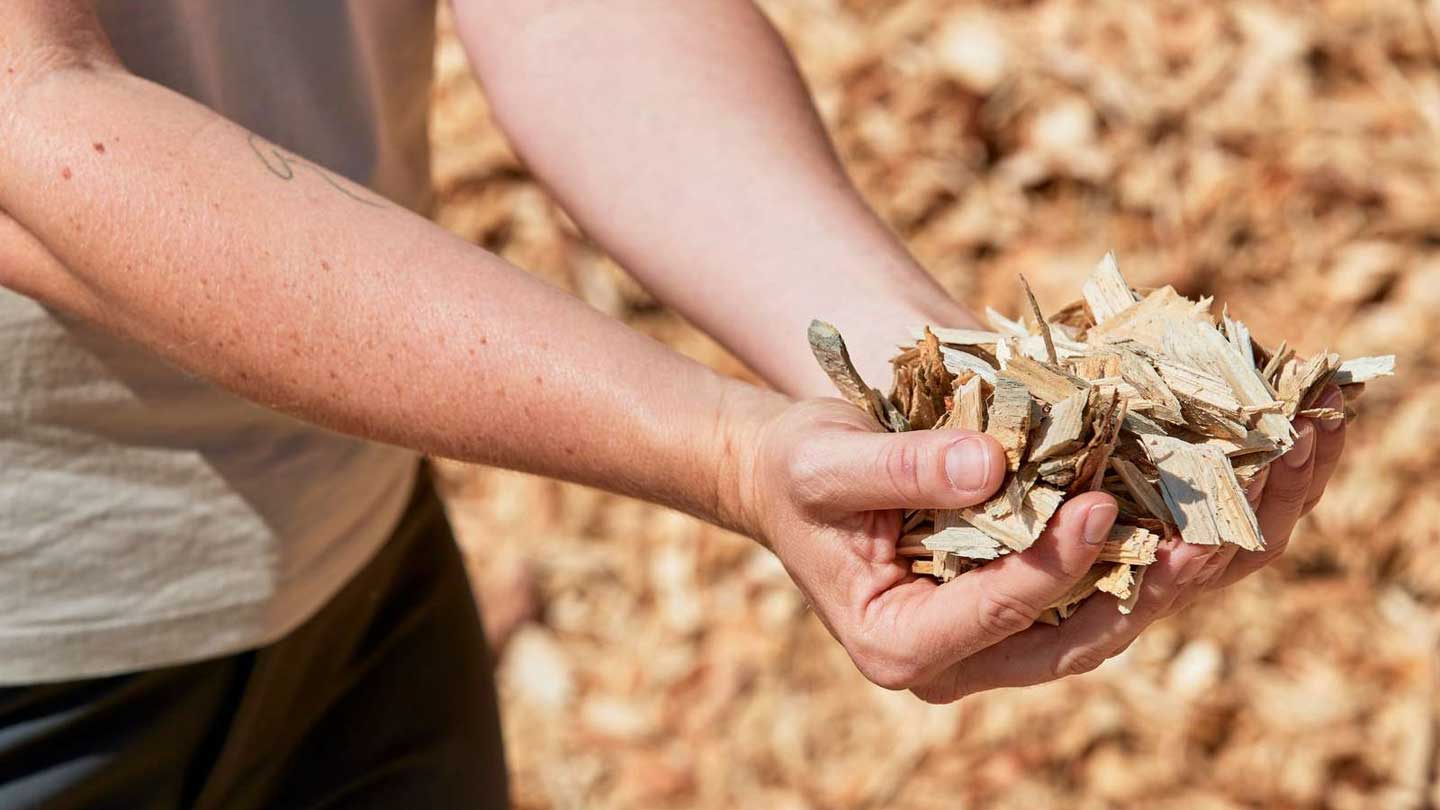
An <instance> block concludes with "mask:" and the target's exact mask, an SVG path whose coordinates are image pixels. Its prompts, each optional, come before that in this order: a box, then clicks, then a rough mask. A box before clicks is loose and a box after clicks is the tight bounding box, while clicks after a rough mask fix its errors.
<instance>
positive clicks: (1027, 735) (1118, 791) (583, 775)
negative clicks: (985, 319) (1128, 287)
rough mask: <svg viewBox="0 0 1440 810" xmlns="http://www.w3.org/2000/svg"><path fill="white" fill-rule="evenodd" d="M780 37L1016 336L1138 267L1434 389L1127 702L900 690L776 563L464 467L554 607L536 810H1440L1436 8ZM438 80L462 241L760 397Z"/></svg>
mask: <svg viewBox="0 0 1440 810" xmlns="http://www.w3.org/2000/svg"><path fill="white" fill-rule="evenodd" d="M762 5H763V6H764V7H765V10H766V11H767V12H768V13H769V14H770V15H771V17H772V18H773V19H774V20H775V21H776V23H777V25H778V26H779V27H780V29H781V31H782V33H783V34H784V35H785V37H786V38H787V39H788V40H789V42H790V44H791V45H792V47H794V49H795V52H796V56H797V61H798V62H799V64H800V67H801V68H802V70H803V71H804V72H805V75H806V79H807V81H808V82H809V84H810V87H811V88H812V90H814V92H815V93H816V95H817V97H818V99H819V106H820V110H821V113H822V115H823V117H824V119H825V122H826V125H827V126H828V127H829V129H830V131H831V133H832V134H833V136H834V137H835V140H836V143H837V147H838V151H839V153H840V155H841V157H842V158H843V160H844V161H845V164H846V166H847V168H848V169H849V170H850V172H851V173H852V174H853V175H854V176H855V178H856V181H857V183H858V185H859V186H860V188H861V190H862V191H863V192H864V193H865V195H866V197H867V198H868V199H869V200H870V201H871V203H872V204H873V205H874V206H875V207H876V208H877V210H879V211H880V212H881V214H882V216H883V217H884V218H885V219H886V221H887V222H888V223H889V224H890V225H891V226H892V227H893V228H894V229H895V230H896V231H897V232H898V233H899V234H900V235H901V236H903V237H904V239H905V241H906V243H907V244H908V245H909V246H910V247H911V249H912V250H913V251H914V252H915V254H916V256H917V257H918V258H919V259H920V260H921V262H922V263H923V264H924V265H925V266H926V267H927V268H929V269H931V270H932V271H933V272H934V274H935V276H936V277H937V278H938V279H939V280H940V281H941V282H942V283H943V284H944V285H945V286H946V288H947V289H949V290H950V291H951V292H952V293H954V294H955V295H957V296H959V297H960V298H961V300H964V301H965V302H966V303H967V304H969V305H971V306H972V307H973V308H974V309H975V310H976V311H977V312H981V311H983V309H984V308H985V307H987V306H989V307H993V308H995V309H996V310H997V311H999V312H1002V313H1004V314H1005V315H1006V316H1008V317H1009V318H1012V319H1017V320H1019V319H1023V318H1027V317H1031V316H1028V315H1027V313H1028V312H1029V309H1030V307H1029V304H1028V302H1027V301H1026V300H1025V297H1024V295H1023V293H1022V292H1021V290H1020V289H1019V287H1018V285H1017V283H1016V277H1017V275H1018V274H1020V273H1023V274H1024V275H1025V277H1026V278H1027V279H1028V280H1029V282H1030V284H1031V286H1032V287H1033V288H1034V292H1035V297H1036V298H1037V299H1038V300H1039V301H1040V303H1041V305H1042V306H1043V307H1044V309H1045V312H1047V313H1049V312H1058V311H1060V310H1061V308H1062V306H1063V305H1064V304H1065V303H1066V302H1068V301H1070V300H1072V299H1074V298H1075V297H1076V291H1077V290H1080V289H1081V288H1082V285H1083V283H1084V280H1085V279H1086V277H1087V276H1088V274H1089V273H1090V272H1091V271H1092V270H1093V268H1094V266H1095V261H1096V258H1097V257H1099V256H1101V255H1103V254H1104V253H1105V252H1106V251H1107V250H1110V249H1112V248H1113V249H1114V250H1115V251H1116V253H1117V254H1118V255H1119V256H1120V257H1121V258H1122V269H1123V270H1124V273H1125V276H1126V277H1127V278H1128V279H1129V281H1130V282H1131V284H1132V286H1134V287H1137V288H1143V289H1155V288H1161V287H1164V286H1165V285H1171V286H1173V287H1174V288H1175V290H1176V291H1177V292H1178V293H1180V294H1181V295H1184V296H1186V297H1189V298H1192V299H1197V300H1198V299H1202V298H1205V297H1206V296H1214V297H1215V299H1216V300H1217V301H1225V302H1228V303H1229V305H1230V314H1231V315H1232V317H1234V318H1236V319H1238V320H1241V321H1243V322H1244V323H1246V324H1247V325H1248V326H1249V327H1250V329H1251V331H1252V333H1253V336H1252V339H1253V340H1254V341H1256V342H1258V343H1260V344H1262V345H1264V346H1267V347H1271V348H1275V347H1278V345H1279V343H1280V341H1281V340H1282V339H1284V340H1288V341H1289V344H1290V346H1292V347H1294V348H1295V349H1296V351H1297V353H1298V354H1299V355H1300V356H1302V357H1313V356H1314V355H1315V354H1316V353H1317V352H1318V351H1320V350H1321V349H1325V348H1328V349H1330V350H1331V351H1334V352H1338V353H1340V354H1341V355H1342V356H1344V357H1359V356H1365V355H1384V354H1391V353H1393V354H1396V355H1397V356H1398V361H1397V364H1398V366H1399V368H1400V370H1401V372H1402V378H1403V382H1402V381H1401V379H1397V380H1396V381H1393V382H1388V383H1382V384H1378V385H1373V386H1370V390H1368V391H1367V392H1366V394H1365V396H1364V398H1363V399H1361V400H1360V402H1359V404H1358V407H1359V408H1360V410H1361V411H1362V413H1361V417H1360V418H1359V419H1357V420H1355V421H1354V422H1353V423H1351V424H1350V425H1349V427H1348V429H1347V432H1346V433H1347V437H1346V450H1345V458H1344V462H1343V463H1342V465H1341V467H1340V469H1339V470H1338V471H1337V473H1336V477H1335V478H1334V479H1333V480H1332V482H1331V484H1330V487H1329V489H1328V490H1327V492H1326V494H1325V498H1324V499H1323V500H1322V501H1321V502H1320V504H1319V505H1318V506H1317V507H1316V508H1315V511H1314V512H1312V513H1311V515H1310V516H1309V517H1307V518H1306V519H1305V520H1303V521H1302V522H1301V524H1300V527H1299V529H1298V530H1297V533H1296V535H1295V537H1294V540H1293V542H1292V543H1291V545H1290V547H1289V549H1288V550H1287V551H1286V552H1285V554H1284V555H1283V556H1282V557H1280V559H1278V560H1277V561H1276V562H1274V563H1273V564H1272V565H1270V566H1269V567H1268V568H1267V569H1266V570H1264V571H1262V572H1260V573H1259V574H1257V575H1255V576H1253V577H1250V578H1248V579H1246V580H1244V581H1242V582H1240V583H1238V584H1237V585H1235V586H1233V587H1231V588H1228V589H1226V590H1225V591H1222V592H1220V593H1218V594H1215V595H1213V596H1211V597H1208V598H1206V599H1204V600H1202V601H1199V602H1197V603H1196V604H1195V605H1194V606H1192V607H1190V608H1188V609H1187V610H1185V611H1184V612H1182V613H1180V614H1178V615H1176V616H1173V617H1171V618H1169V619H1166V620H1164V621H1161V622H1159V623H1157V624H1155V625H1153V626H1152V627H1151V628H1150V629H1148V630H1147V631H1146V632H1145V634H1144V635H1142V636H1141V637H1140V638H1138V639H1137V640H1136V641H1135V643H1134V644H1133V645H1132V646H1131V647H1130V648H1129V650H1128V651H1127V652H1126V653H1125V654H1123V655H1121V656H1120V657H1118V658H1116V659H1114V660H1112V661H1110V662H1108V663H1106V664H1105V665H1104V666H1102V667H1100V668H1099V669H1098V670H1096V671H1095V672H1092V673H1090V674H1088V675H1084V676H1081V677H1078V678H1070V679H1066V680H1063V681H1060V682H1057V683H1054V684H1051V685H1047V686H1043V687H1038V688H1033V689H1024V690H1003V691H999V692H993V693H985V694H981V695H975V696H972V697H970V698H966V699H965V700H964V701H961V702H960V703H959V704H957V705H953V706H928V705H924V704H921V703H919V702H918V701H916V700H915V699H914V698H913V697H911V696H909V695H907V694H896V693H890V692H885V691H883V690H879V689H876V688H874V687H873V686H872V685H870V684H869V683H868V682H866V681H865V680H864V679H863V678H862V677H860V676H859V675H858V674H857V673H855V672H854V667H853V666H851V664H850V663H849V661H848V659H847V657H846V655H845V653H844V651H843V650H841V649H839V647H838V646H837V645H836V644H835V643H834V641H833V640H832V639H831V638H830V636H829V634H828V633H827V632H826V631H825V629H824V627H822V626H821V625H820V623H819V622H818V621H817V620H816V619H815V617H814V616H813V615H812V614H811V613H809V612H808V611H807V610H806V608H805V605H804V603H803V600H801V599H800V598H799V596H798V595H797V594H796V592H795V589H794V587H793V586H792V585H791V584H790V582H789V580H788V578H787V577H786V575H785V572H784V571H783V570H782V569H781V568H780V566H779V565H778V564H776V563H775V561H774V559H773V557H771V556H770V555H768V554H767V553H765V552H764V551H763V550H760V549H757V548H756V547H755V546H754V544H753V543H752V542H750V541H748V540H745V539H743V538H739V537H735V536H733V535H729V534H726V533H724V532H720V531H718V530H715V529H712V528H710V527H707V526H704V525H702V524H699V523H697V522H696V521H693V520H689V519H687V518H684V517H680V516H677V515H675V514H674V513H672V512H669V511H667V510H664V509H661V508H658V507H652V506H648V505H646V504H641V503H637V502H634V501H629V500H626V499H624V498H618V497H614V496H610V495H605V494H602V493H597V492H594V491H591V490H586V489H583V488H580V487H573V486H567V485H563V484H557V483H554V482H551V481H545V480H541V479H535V478H530V477H527V476H521V475H515V474H511V473H506V472H501V471H496V470H488V469H481V468H474V467H465V466H460V465H448V464H447V465H445V466H444V468H443V473H444V483H445V492H446V493H448V499H449V507H450V511H451V515H452V516H453V518H454V519H455V522H456V530H457V535H458V536H459V538H460V540H461V543H462V544H463V546H464V548H465V550H466V553H467V556H468V559H469V562H470V564H471V566H472V570H473V571H474V574H475V576H474V581H475V582H476V583H477V586H478V587H479V589H480V594H481V599H482V601H483V602H484V603H485V604H486V608H487V613H488V614H489V615H491V616H492V617H494V616H499V615H500V614H501V613H502V612H504V611H505V610H507V609H508V606H510V605H513V604H515V602H516V599H515V597H514V596H513V594H512V593H511V590H510V589H508V588H506V587H504V586H503V584H502V585H495V584H492V580H494V579H495V578H496V575H497V573H498V572H503V571H505V570H507V569H510V568H513V567H515V566H519V565H528V566H530V567H531V568H532V569H533V570H534V572H535V577H536V581H537V585H538V589H537V594H536V595H537V597H538V600H539V605H540V612H539V614H538V616H537V617H536V619H535V620H533V621H531V622H529V623H528V624H526V625H525V626H524V628H523V629H522V630H521V631H520V633H519V634H518V635H517V636H516V637H515V639H514V641H513V642H512V643H511V644H510V645H509V646H508V647H507V648H506V649H505V650H504V652H503V653H502V654H501V655H500V657H499V681H500V686H501V697H502V701H503V705H502V710H503V717H502V719H503V722H504V724H505V731H506V734H507V737H508V740H509V743H510V745H509V750H508V752H507V755H508V758H509V763H510V766H511V769H512V771H513V774H514V782H513V784H514V787H515V798H516V806H517V807H518V808H520V809H521V810H548V809H549V808H555V809H556V810H569V809H570V808H587V810H592V809H599V810H603V809H605V808H617V809H619V808H626V809H627V810H628V809H629V808H646V809H647V810H665V809H666V808H686V810H693V809H698V810H712V809H713V810H721V809H722V808H723V809H725V810H729V809H730V808H737V807H741V808H750V807H764V808H774V810H806V809H807V808H813V809H815V810H819V808H825V810H852V809H854V810H860V808H881V807H883V808H894V810H940V808H953V807H964V808H967V809H968V810H1034V808H1070V809H1073V810H1115V809H1116V808H1121V809H1123V808H1145V810H1245V809H1248V808H1289V809H1291V810H1302V809H1304V810H1309V808H1317V809H1320V808H1323V810H1374V809H1375V808H1381V809H1382V810H1389V809H1390V808H1394V809H1395V810H1400V809H1402V808H1422V807H1440V789H1437V776H1436V775H1437V774H1440V764H1437V761H1440V760H1437V752H1440V735H1437V733H1436V728H1437V725H1436V722H1435V718H1436V716H1437V708H1440V656H1437V654H1436V650H1437V649H1440V554H1437V553H1436V548H1437V547H1440V486H1437V485H1436V484H1435V470H1437V469H1440V418H1436V410H1437V408H1436V405H1437V403H1440V320H1437V318H1436V313H1437V312H1440V228H1437V223H1440V149H1437V147H1436V144H1437V133H1440V70H1437V65H1440V58H1437V53H1436V49H1435V42H1436V41H1437V40H1436V37H1435V35H1434V32H1436V31H1437V30H1440V26H1437V23H1440V11H1437V8H1436V5H1435V4H1434V3H1433V2H1419V0H1313V2H1295V1H1294V0H1233V1H1232V2H1226V3H1215V2H1195V1H1194V0H1155V2H1146V3H1123V2H1093V1H1088V2H1082V1H1081V0H1034V2H1026V3H1016V2H998V1H997V2H986V3H980V2H969V1H968V0H762ZM437 68H438V84H437V89H436V101H437V103H436V106H435V111H434V117H433V118H432V122H431V123H432V126H431V133H432V139H433V143H434V145H435V162H434V167H435V168H434V171H435V178H436V185H437V189H438V191H439V194H438V199H437V206H436V216H437V217H438V218H439V220H440V221H441V222H442V223H443V224H445V225H446V226H447V227H449V228H451V229H452V230H454V231H455V232H456V233H458V234H460V235H462V236H463V237H464V238H467V239H470V240H472V241H474V242H476V243H478V244H481V245H483V246H485V247H486V248H488V249H491V250H495V251H498V252H500V253H501V254H503V255H504V256H506V257H507V258H509V259H510V260H511V261H514V262H515V263H517V264H519V265H520V266H522V267H525V268H527V269H529V270H531V271H532V272H534V273H536V274H537V275H539V276H541V277H543V278H545V279H546V280H547V281H549V282H550V283H553V284H555V285H557V286H559V287H562V288H564V289H568V290H571V291H573V292H574V293H575V294H576V295H578V296H580V297H582V298H583V299H584V300H586V301H587V302H589V303H590V304H591V305H592V306H594V307H596V308H597V309H600V310H602V311H604V312H607V313H610V314H612V315H614V316H616V317H618V318H622V319H624V320H625V322H626V323H628V324H630V325H631V326H633V327H634V328H636V329H638V330H641V331H643V332H645V333H647V334H649V335H652V336H654V337H655V338H657V339H659V340H662V341H664V342H666V343H667V344H669V345H671V346H674V347H675V348H677V349H678V350H680V351H682V352H685V353H686V354H689V355H690V356H692V357H695V358H697V359H699V360H701V361H703V362H706V363H708V364H711V365H713V366H715V367H717V368H720V369H722V370H723V371H725V372H726V373H732V374H742V375H743V374H744V373H745V371H744V369H743V368H741V367H740V365H739V364H738V363H736V362H735V360H734V359H733V358H732V357H730V356H729V355H727V354H726V353H725V352H724V351H723V350H722V349H721V348H720V347H718V346H717V345H716V344H715V343H714V342H713V341H710V340H709V339H708V338H705V337H704V336H703V335H702V334H701V333H700V332H698V331H697V330H695V329H694V328H692V327H691V326H689V325H688V324H687V323H685V322H684V321H683V320H682V319H681V318H679V317H677V316H676V315H674V314H673V313H670V312H668V311H666V310H664V309H663V308H661V307H659V306H657V305H656V303H655V302H654V301H653V300H652V299H650V298H649V297H648V296H647V295H645V293H644V292H643V291H642V290H640V288H639V287H638V286H637V285H635V284H634V283H633V282H632V281H631V280H630V279H628V278H627V277H626V276H624V274H622V273H621V272H620V271H619V270H618V269H617V268H616V267H615V266H614V264H613V263H612V262H610V261H609V260H607V259H606V258H605V257H604V255H603V253H602V252H601V251H600V250H598V249H597V248H596V247H595V246H594V245H593V244H592V243H590V242H588V241H587V240H586V239H585V238H584V237H583V236H582V235H581V234H580V233H579V232H578V231H577V230H576V229H575V228H574V226H573V225H572V224H570V223H569V222H568V221H567V220H566V218H565V217H564V216H563V214H561V213H560V211H559V209H558V207H557V206H555V205H554V203H553V202H551V201H550V200H549V199H548V198H547V196H546V194H545V192H544V191H543V190H542V189H541V188H540V186H539V185H538V184H537V183H536V182H535V181H534V180H533V179H532V178H531V176H530V175H529V173H528V172H527V170H526V168H525V167H524V165H523V164H522V163H521V161H519V160H518V159H517V158H516V157H515V155H514V154H513V152H512V151H511V150H510V149H509V147H508V146H507V144H506V142H505V140H504V138H503V137H502V136H501V134H500V133H499V130H498V129H497V128H496V127H495V126H494V122H493V120H492V119H491V117H490V114H489V112H488V111H487V108H486V106H485V104H484V101H483V97H482V95H481V92H480V89H479V88H478V86H477V85H476V83H475V82H474V81H473V79H471V78H470V77H469V75H468V67H467V65H466V64H465V61H464V57H463V54H462V53H461V51H460V48H459V45H458V42H457V41H456V40H455V39H454V37H453V36H452V35H449V34H448V33H447V35H446V36H444V37H442V39H441V44H440V48H439V50H438V52H437ZM722 226H723V223H717V227H722ZM736 238H743V234H742V235H737V236H736ZM801 339H802V338H801V337H800V336H799V335H798V334H794V335H792V336H791V337H789V338H787V340H791V341H796V342H798V341H799V340H801ZM792 345H793V344H792ZM857 348H858V347H857ZM1057 348H1058V347H1057ZM872 382H876V383H881V384H884V383H885V382H887V381H885V380H879V379H877V380H872Z"/></svg>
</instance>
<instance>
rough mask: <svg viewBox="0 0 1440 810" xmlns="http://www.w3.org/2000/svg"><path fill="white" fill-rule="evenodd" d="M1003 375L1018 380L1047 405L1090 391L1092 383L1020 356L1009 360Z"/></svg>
mask: <svg viewBox="0 0 1440 810" xmlns="http://www.w3.org/2000/svg"><path fill="white" fill-rule="evenodd" d="M1001 374H1002V376H1003V375H1009V376H1010V377H1013V378H1014V379H1016V380H1018V381H1019V382H1020V383H1021V384H1022V385H1023V386H1024V387H1025V388H1026V389H1028V390H1029V391H1030V393H1031V395H1033V396H1034V397H1035V398H1036V399H1038V400H1040V401H1041V402H1044V403H1045V404H1046V405H1056V404H1058V403H1059V402H1060V401H1062V400H1065V399H1068V398H1069V397H1071V396H1073V395H1075V394H1077V393H1079V392H1082V391H1088V390H1089V389H1090V383H1088V382H1086V381H1085V380H1082V379H1080V378H1079V377H1076V376H1075V375H1073V374H1070V373H1068V372H1065V371H1061V370H1060V369H1058V368H1051V367H1049V366H1046V365H1042V364H1040V363H1037V362H1035V361H1034V360H1031V359H1030V358H1028V357H1023V356H1018V355H1017V356H1014V357H1011V358H1010V359H1009V361H1008V362H1007V363H1006V364H1005V366H1004V370H1003V371H1002V372H1001Z"/></svg>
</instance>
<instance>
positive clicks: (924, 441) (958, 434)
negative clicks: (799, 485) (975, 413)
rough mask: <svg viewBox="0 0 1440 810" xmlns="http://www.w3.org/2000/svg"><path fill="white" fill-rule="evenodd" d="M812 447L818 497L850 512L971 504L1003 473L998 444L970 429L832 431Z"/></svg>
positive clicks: (995, 486) (982, 497)
mask: <svg viewBox="0 0 1440 810" xmlns="http://www.w3.org/2000/svg"><path fill="white" fill-rule="evenodd" d="M812 450H813V451H814V452H815V455H814V456H812V460H811V462H812V463H811V465H810V466H811V468H812V469H811V472H812V473H814V474H815V477H814V478H812V479H811V480H813V481H820V482H824V483H823V485H822V486H821V487H819V489H820V490H821V496H822V498H823V500H824V501H825V502H826V503H827V504H828V505H830V506H838V507H840V508H842V509H846V510H850V511H856V512H863V511H870V510H875V509H901V508H908V509H958V508H960V507H964V506H972V505H974V504H977V503H983V502H984V501H986V500H988V499H989V498H990V496H991V495H993V494H994V493H995V491H996V490H997V489H998V488H999V487H1000V482H1001V481H1003V480H1004V478H1005V451H1004V449H1003V448H1001V446H1000V443H999V442H997V441H995V440H994V439H993V438H991V437H990V436H987V435H985V434H983V433H975V432H973V431H968V430H917V431H912V432H909V433H863V432H860V431H853V432H845V433H837V434H830V435H829V436H827V437H826V438H825V440H824V441H823V442H822V443H821V444H820V445H819V446H816V447H813V448H812Z"/></svg>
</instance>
